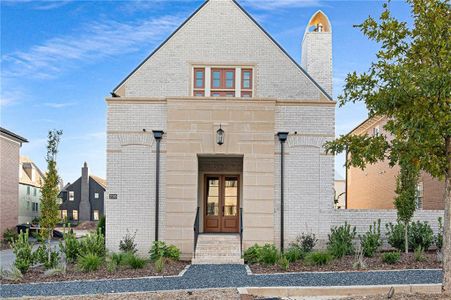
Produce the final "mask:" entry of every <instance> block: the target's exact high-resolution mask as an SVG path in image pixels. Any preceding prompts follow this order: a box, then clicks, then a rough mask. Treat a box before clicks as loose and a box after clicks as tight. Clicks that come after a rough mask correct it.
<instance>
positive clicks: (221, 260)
mask: <svg viewBox="0 0 451 300" xmlns="http://www.w3.org/2000/svg"><path fill="white" fill-rule="evenodd" d="M191 263H192V264H193V265H201V264H215V265H218V264H240V265H242V264H244V260H243V259H242V258H229V257H220V256H211V257H208V258H203V257H202V258H198V257H196V258H193V259H192V261H191Z"/></svg>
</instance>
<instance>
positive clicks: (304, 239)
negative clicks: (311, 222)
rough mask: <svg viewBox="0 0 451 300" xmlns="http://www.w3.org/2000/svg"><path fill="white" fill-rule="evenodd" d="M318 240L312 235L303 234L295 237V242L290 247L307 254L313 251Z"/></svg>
mask: <svg viewBox="0 0 451 300" xmlns="http://www.w3.org/2000/svg"><path fill="white" fill-rule="evenodd" d="M317 241H318V239H317V238H316V236H315V234H313V233H303V234H301V235H300V236H297V237H296V240H295V241H294V242H292V243H291V244H290V246H295V247H298V248H299V249H301V250H302V252H304V253H307V252H310V251H312V250H313V248H314V247H315V245H316V242H317Z"/></svg>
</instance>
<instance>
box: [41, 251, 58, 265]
mask: <svg viewBox="0 0 451 300" xmlns="http://www.w3.org/2000/svg"><path fill="white" fill-rule="evenodd" d="M59 262H60V254H59V252H58V251H53V250H52V251H51V252H50V260H48V254H47V257H46V260H45V262H44V267H45V268H46V269H54V268H56V267H57V266H58V264H59Z"/></svg>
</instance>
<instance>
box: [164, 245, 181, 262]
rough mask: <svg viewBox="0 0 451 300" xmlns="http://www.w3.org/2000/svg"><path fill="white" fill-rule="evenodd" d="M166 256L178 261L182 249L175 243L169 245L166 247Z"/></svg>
mask: <svg viewBox="0 0 451 300" xmlns="http://www.w3.org/2000/svg"><path fill="white" fill-rule="evenodd" d="M165 257H167V258H169V259H172V260H175V261H178V260H179V259H180V249H179V248H177V247H176V246H174V245H169V246H168V247H167V248H166V252H165Z"/></svg>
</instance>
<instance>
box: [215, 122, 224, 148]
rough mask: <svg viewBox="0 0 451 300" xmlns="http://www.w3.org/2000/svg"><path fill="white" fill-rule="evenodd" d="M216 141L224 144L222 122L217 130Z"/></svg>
mask: <svg viewBox="0 0 451 300" xmlns="http://www.w3.org/2000/svg"><path fill="white" fill-rule="evenodd" d="M216 143H217V144H218V145H222V144H224V130H222V128H221V124H219V129H218V130H216Z"/></svg>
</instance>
